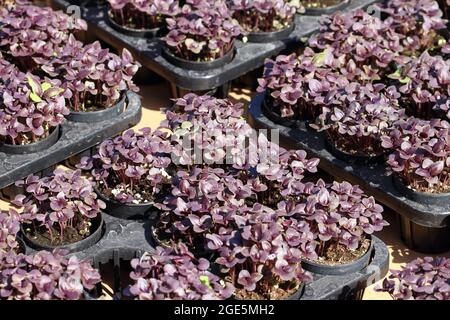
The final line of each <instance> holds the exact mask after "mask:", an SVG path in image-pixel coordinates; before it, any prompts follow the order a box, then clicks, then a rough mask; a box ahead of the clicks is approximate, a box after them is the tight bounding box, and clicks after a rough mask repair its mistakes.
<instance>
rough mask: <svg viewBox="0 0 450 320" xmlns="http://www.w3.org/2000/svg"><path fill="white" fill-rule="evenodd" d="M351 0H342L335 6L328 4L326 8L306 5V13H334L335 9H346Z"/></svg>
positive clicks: (309, 14)
mask: <svg viewBox="0 0 450 320" xmlns="http://www.w3.org/2000/svg"><path fill="white" fill-rule="evenodd" d="M350 1H351V0H342V1H341V2H339V3H338V4H335V5H333V6H328V7H324V8H306V7H305V15H308V16H321V15H323V14H332V13H333V12H335V11H338V10H342V9H345V8H346V7H347V6H348V5H349V4H350Z"/></svg>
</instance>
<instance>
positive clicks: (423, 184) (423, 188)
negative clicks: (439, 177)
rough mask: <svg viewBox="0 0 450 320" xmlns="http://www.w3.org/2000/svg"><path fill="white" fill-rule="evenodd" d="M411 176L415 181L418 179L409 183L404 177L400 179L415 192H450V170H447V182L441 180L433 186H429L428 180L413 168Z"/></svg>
mask: <svg viewBox="0 0 450 320" xmlns="http://www.w3.org/2000/svg"><path fill="white" fill-rule="evenodd" d="M410 176H411V177H413V181H416V182H414V183H412V184H408V183H406V182H405V181H403V179H401V178H399V180H400V181H402V183H403V184H404V185H405V186H406V187H407V188H409V189H411V190H412V191H415V192H423V193H432V194H436V195H437V194H444V193H450V185H449V184H450V172H447V177H448V180H447V184H445V183H443V182H439V183H437V184H435V185H434V186H433V187H432V188H430V187H429V186H428V182H427V181H425V180H424V179H423V177H421V176H418V175H416V174H415V173H414V172H413V171H412V170H411V172H410Z"/></svg>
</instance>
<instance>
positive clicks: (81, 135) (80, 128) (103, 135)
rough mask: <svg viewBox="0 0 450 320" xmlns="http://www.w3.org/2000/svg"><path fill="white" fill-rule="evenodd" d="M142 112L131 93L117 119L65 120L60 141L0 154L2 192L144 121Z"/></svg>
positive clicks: (137, 101) (0, 186) (137, 98)
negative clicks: (26, 151)
mask: <svg viewBox="0 0 450 320" xmlns="http://www.w3.org/2000/svg"><path fill="white" fill-rule="evenodd" d="M141 112H142V111H141V100H140V97H139V96H138V95H137V94H135V93H133V92H128V93H127V108H126V109H125V111H124V112H123V113H122V114H120V115H118V116H117V117H114V118H112V119H103V120H102V121H100V122H96V123H95V125H92V123H85V122H72V121H65V122H64V123H63V124H62V126H61V130H60V133H61V136H60V137H59V139H58V141H57V142H56V143H55V144H54V145H53V146H51V147H48V148H44V149H42V150H41V151H39V152H36V153H29V154H21V155H18V154H17V155H12V154H6V153H2V152H0V189H1V188H4V187H7V186H9V185H11V184H13V183H15V182H16V181H17V180H20V179H23V178H24V177H26V176H28V175H29V174H34V173H36V172H40V171H42V170H45V169H46V168H49V167H51V166H53V165H55V164H57V163H60V162H62V161H64V160H66V159H67V158H69V157H71V156H72V155H74V154H77V153H79V152H81V151H83V150H86V149H88V148H90V147H92V146H95V145H97V144H98V143H100V142H102V141H104V140H105V139H108V138H111V137H114V136H116V135H117V134H119V133H121V132H123V131H125V130H127V129H129V128H131V127H133V126H134V125H136V124H137V123H138V122H139V120H140V119H141ZM55 134H56V133H55Z"/></svg>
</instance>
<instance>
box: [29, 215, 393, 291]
mask: <svg viewBox="0 0 450 320" xmlns="http://www.w3.org/2000/svg"><path fill="white" fill-rule="evenodd" d="M103 219H104V221H105V231H104V234H103V236H102V238H101V240H100V241H99V242H97V244H95V245H94V246H92V247H90V248H88V249H86V250H85V251H82V252H77V253H73V254H71V255H75V256H77V257H78V258H80V259H88V260H91V261H92V262H93V265H94V267H96V268H100V265H105V264H108V263H112V265H113V272H114V284H113V287H114V288H113V290H114V291H116V295H115V298H121V294H120V292H121V291H122V289H124V287H125V286H124V285H123V284H122V283H121V281H122V280H123V278H122V279H121V275H120V273H121V272H120V270H121V267H123V264H122V263H121V262H125V263H127V264H128V265H129V262H128V261H129V260H131V259H133V258H135V257H140V256H141V255H142V254H143V253H144V252H153V251H154V241H153V238H152V237H151V235H150V232H149V230H150V228H149V222H143V221H132V220H123V219H119V218H115V217H112V216H110V215H108V214H105V213H103ZM373 241H374V250H373V252H372V260H371V263H370V264H369V266H368V267H366V268H365V269H363V270H361V271H359V272H356V273H352V274H346V275H341V276H324V275H318V274H313V277H314V280H313V282H312V283H310V284H308V285H307V286H306V289H305V293H304V295H303V297H302V298H301V300H353V299H360V298H362V295H363V293H364V289H365V288H366V287H367V286H369V285H371V284H372V283H374V282H376V281H378V280H380V279H382V278H384V276H385V275H386V274H387V272H388V268H389V252H388V249H387V247H386V245H385V244H384V243H383V242H382V241H381V240H380V239H378V238H376V237H373ZM27 252H28V253H31V252H33V250H32V249H31V248H29V247H27ZM122 276H123V275H122ZM97 290H100V288H98V289H97ZM97 294H98V295H101V292H98V293H97Z"/></svg>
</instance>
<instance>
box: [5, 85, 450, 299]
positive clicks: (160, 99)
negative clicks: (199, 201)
mask: <svg viewBox="0 0 450 320" xmlns="http://www.w3.org/2000/svg"><path fill="white" fill-rule="evenodd" d="M141 95H142V96H143V109H142V120H141V121H140V122H139V124H138V125H137V126H136V128H142V127H151V128H155V127H157V126H158V124H159V122H160V121H161V120H162V119H163V117H164V116H163V114H162V113H161V108H165V107H166V106H167V104H168V101H169V87H168V86H167V85H165V84H161V85H154V86H145V87H142V89H141ZM230 96H231V98H232V99H233V100H234V101H240V102H242V103H244V104H245V105H248V103H249V101H250V97H251V92H250V91H248V90H245V89H242V90H241V89H237V88H234V89H233V90H232V93H231V95H230ZM7 207H8V204H7V203H6V202H2V201H0V208H1V209H6V208H7ZM385 216H386V220H388V221H389V222H390V224H391V226H390V227H388V228H386V229H385V230H384V231H383V232H381V233H379V234H377V236H378V237H380V238H381V239H382V240H383V241H384V242H385V243H386V244H387V245H388V247H389V250H390V254H391V255H390V267H391V268H396V269H398V268H399V267H400V266H401V265H403V264H405V263H406V262H408V261H410V260H412V259H414V258H416V257H419V256H423V255H421V254H418V253H416V252H413V251H411V250H409V249H407V248H406V247H405V246H404V245H403V243H402V242H401V240H400V235H399V231H398V230H399V229H398V226H397V223H396V220H395V213H390V212H387V213H386V215H385ZM444 255H445V256H446V257H450V252H448V253H446V254H444ZM364 299H366V300H385V299H391V298H390V296H389V294H385V293H379V292H375V291H374V286H371V287H369V288H368V289H367V290H366V292H365V295H364Z"/></svg>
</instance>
